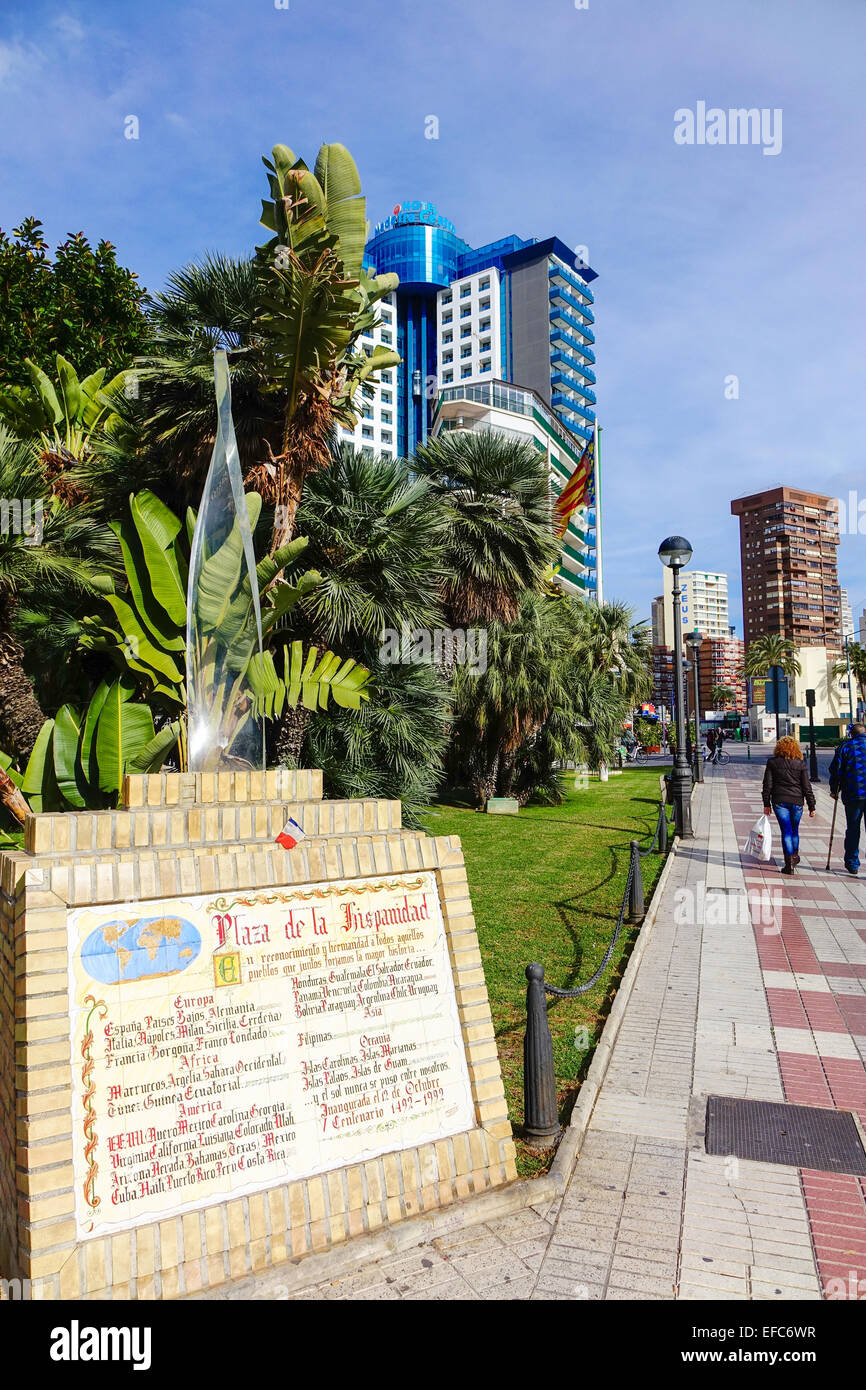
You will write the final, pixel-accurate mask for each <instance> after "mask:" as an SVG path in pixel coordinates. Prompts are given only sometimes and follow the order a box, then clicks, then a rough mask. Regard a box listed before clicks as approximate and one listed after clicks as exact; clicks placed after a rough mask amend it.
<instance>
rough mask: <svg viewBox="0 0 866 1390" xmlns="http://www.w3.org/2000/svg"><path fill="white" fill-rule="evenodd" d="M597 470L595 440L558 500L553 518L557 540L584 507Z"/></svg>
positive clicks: (585, 452) (583, 454)
mask: <svg viewBox="0 0 866 1390" xmlns="http://www.w3.org/2000/svg"><path fill="white" fill-rule="evenodd" d="M594 470H595V440H594V439H591V440H590V442H589V443H588V444H587V446H586V448H585V449H584V451H583V453H582V454H581V456H580V462H579V463H578V465H577V467H576V468H575V470H574V472H573V473H572V475H571V477H570V478H569V480H568V482H567V483H566V485H565V487H564V488H563V489H562V492H561V493H560V494H559V496H558V497H557V499H556V504H555V506H554V508H553V516H554V520H555V522H556V538H557V540H560V539H561V538H562V537H563V536H564V535H565V533H566V531H567V530H568V523H569V521H570V520H571V516H572V513H573V512H574V511H575V509H576V508H577V507H581V506H584V505H585V504H586V501H587V498H588V497H589V494H590V489H591V488H592V479H593V473H594Z"/></svg>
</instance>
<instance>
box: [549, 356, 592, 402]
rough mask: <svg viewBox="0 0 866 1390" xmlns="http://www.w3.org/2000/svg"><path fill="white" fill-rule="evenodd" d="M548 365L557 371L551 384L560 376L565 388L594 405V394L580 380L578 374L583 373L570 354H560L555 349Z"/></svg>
mask: <svg viewBox="0 0 866 1390" xmlns="http://www.w3.org/2000/svg"><path fill="white" fill-rule="evenodd" d="M550 365H551V366H552V367H556V368H557V369H558V371H557V375H556V376H554V377H553V378H552V381H553V382H556V381H557V379H558V376H559V374H562V380H563V381H564V382H565V384H566V385H567V386H570V387H571V388H572V390H574V391H577V392H578V393H579V394H580V395H581V396H583V397H584V398H585V399H586V400H588V401H589V402H590V404H591V405H595V400H596V397H595V392H594V391H593V390H592V389H591V388H590V387H589V386H587V385H586V384H585V383H584V381H583V380H582V377H581V375H579V374H580V373H582V372H583V368H582V366H581V365H580V363H579V362H577V361H576V360H575V358H573V357H572V356H571V354H570V353H567V352H561V351H560V349H559V348H557V349H556V350H555V351H554V353H553V356H552V357H551V359H550Z"/></svg>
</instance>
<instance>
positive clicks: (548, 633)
mask: <svg viewBox="0 0 866 1390" xmlns="http://www.w3.org/2000/svg"><path fill="white" fill-rule="evenodd" d="M570 602H571V601H570V600H568V599H563V600H561V601H560V600H557V599H554V598H549V597H547V596H546V595H544V594H540V593H536V592H533V591H532V590H526V591H525V592H524V594H523V597H522V600H521V603H520V609H519V612H518V616H517V618H516V620H515V621H514V622H513V623H504V622H500V621H498V620H496V621H494V622H491V623H490V625H489V627H488V629H487V669H486V670H485V671H484V672H482V673H480V674H475V673H472V672H470V671H468V670H467V669H466V668H465V667H461V666H458V667H457V668H456V670H455V676H454V705H455V729H454V744H453V747H452V759H453V762H454V765H455V768H457V769H460V771H461V772H462V773H463V775H464V776H468V779H469V781H470V784H471V786H472V789H473V791H474V793H475V795H476V797H477V800H478V803H479V805H480V806H485V805H486V804H487V801H488V800H489V798H490V797H491V796H493V795H494V794H499V795H501V796H510V795H511V792H512V789H513V786H514V782H515V779H516V777H517V775H518V765H519V760H520V754H521V752H524V753H528V752H529V750H531V749H532V747H533V745H534V744H535V742H536V741H537V740H538V739H539V738H540V737H541V735H542V733H543V731H545V729H546V730H547V734H548V738H547V740H546V742H547V745H548V746H547V749H546V752H547V753H549V754H550V758H551V759H552V758H554V757H569V756H573V755H574V749H575V747H576V746H577V735H576V726H575V719H574V710H573V705H572V697H571V685H570V682H569V675H570V668H571V663H570V660H569V655H568V647H569V644H568V639H569V635H570V632H569V629H570V623H569V616H570V615H569V606H570ZM557 716H561V717H560V718H557ZM557 733H558V734H559V735H560V738H559V739H556V737H555V735H556V734H557Z"/></svg>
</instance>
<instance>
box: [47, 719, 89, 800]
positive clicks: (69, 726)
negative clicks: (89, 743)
mask: <svg viewBox="0 0 866 1390" xmlns="http://www.w3.org/2000/svg"><path fill="white" fill-rule="evenodd" d="M82 728H83V721H82V718H81V715H80V714H79V712H78V710H77V709H74V708H73V706H72V705H63V706H61V708H60V709H59V710H58V711H57V716H56V718H55V721H54V738H53V740H52V746H53V751H54V775H55V777H56V778H57V787H58V790H59V792H60V795H61V796H62V797H63V799H64V801H68V802H69V805H70V806H74V807H75V809H76V810H79V811H80V810H82V809H83V808H84V807H85V806H86V805H87V799H86V796H85V795H84V793H83V792H82V791H81V789H80V788H79V785H78V779H79V769H80V763H79V760H78V753H79V748H80V745H81V733H82Z"/></svg>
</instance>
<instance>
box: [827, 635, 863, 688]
mask: <svg viewBox="0 0 866 1390" xmlns="http://www.w3.org/2000/svg"><path fill="white" fill-rule="evenodd" d="M849 663H850V669H851V678H852V680H854V681H855V682H856V685H857V690H858V693H859V695H860V699H861V700H866V646H863V645H862V644H861V643H860V642H849V643H848V659H847V661H846V660H845V658H844V657H843V658H842V660H841V661H836V662H834V664H833V667H832V669H831V671H830V675H831V677H832V679H833V680H844V681H847V679H848V668H849Z"/></svg>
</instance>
